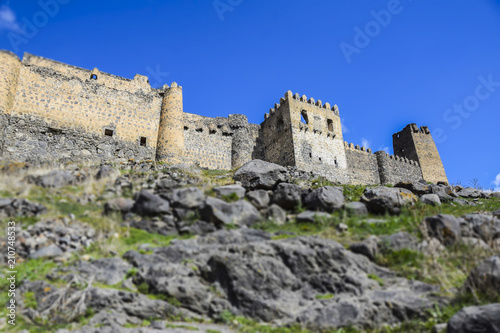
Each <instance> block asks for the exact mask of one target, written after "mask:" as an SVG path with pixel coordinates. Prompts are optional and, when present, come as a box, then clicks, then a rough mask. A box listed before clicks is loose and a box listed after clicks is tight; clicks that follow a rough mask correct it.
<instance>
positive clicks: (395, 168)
mask: <svg viewBox="0 0 500 333" xmlns="http://www.w3.org/2000/svg"><path fill="white" fill-rule="evenodd" d="M375 155H376V156H377V161H378V166H379V175H380V183H381V184H397V183H399V182H402V181H404V182H410V181H419V180H421V179H424V178H423V176H422V170H421V169H420V165H419V164H418V162H416V161H412V160H409V159H408V158H407V157H400V156H394V155H389V154H387V153H386V152H385V151H378V152H376V153H375Z"/></svg>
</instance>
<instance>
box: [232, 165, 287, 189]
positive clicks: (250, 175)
mask: <svg viewBox="0 0 500 333" xmlns="http://www.w3.org/2000/svg"><path fill="white" fill-rule="evenodd" d="M233 178H234V180H236V181H240V182H241V184H242V186H243V187H245V188H246V189H250V190H253V189H264V190H271V189H273V188H274V187H275V186H276V185H277V184H279V183H283V182H286V181H287V180H288V172H287V170H286V168H284V167H282V166H281V165H277V164H274V163H269V162H264V161H261V160H253V161H250V162H247V163H245V164H244V165H243V166H242V167H241V168H239V169H238V170H237V171H236V172H235V174H234V177H233Z"/></svg>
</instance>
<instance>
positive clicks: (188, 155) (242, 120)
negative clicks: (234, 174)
mask: <svg viewBox="0 0 500 333" xmlns="http://www.w3.org/2000/svg"><path fill="white" fill-rule="evenodd" d="M184 147H185V148H184V149H185V150H184V159H185V161H186V162H187V163H192V164H198V165H199V166H200V167H202V168H208V169H214V170H215V169H219V170H230V169H235V168H239V167H241V166H242V165H243V164H245V163H246V162H249V161H251V160H253V159H262V158H263V147H262V143H261V141H260V126H259V125H255V124H249V123H248V120H247V117H246V116H244V115H240V114H233V115H229V117H228V118H223V117H217V118H210V117H204V116H199V115H196V114H191V113H184Z"/></svg>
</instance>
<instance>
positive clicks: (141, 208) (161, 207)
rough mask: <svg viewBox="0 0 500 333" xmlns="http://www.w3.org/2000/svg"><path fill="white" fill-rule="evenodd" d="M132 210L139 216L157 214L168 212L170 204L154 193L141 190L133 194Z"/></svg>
mask: <svg viewBox="0 0 500 333" xmlns="http://www.w3.org/2000/svg"><path fill="white" fill-rule="evenodd" d="M132 211H133V212H134V213H136V214H139V215H141V216H159V215H163V214H167V213H169V212H170V204H169V202H168V201H167V200H165V199H163V198H162V197H160V196H158V195H156V194H153V193H151V192H149V191H147V190H141V191H140V192H139V193H137V194H136V195H135V203H134V206H133V207H132Z"/></svg>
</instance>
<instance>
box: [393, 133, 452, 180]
mask: <svg viewBox="0 0 500 333" xmlns="http://www.w3.org/2000/svg"><path fill="white" fill-rule="evenodd" d="M393 145H394V152H395V153H396V154H398V155H400V156H405V157H408V158H409V159H414V160H416V161H418V162H419V163H420V167H421V169H422V175H423V178H424V179H425V180H426V181H428V182H433V183H437V182H440V181H442V182H448V178H447V177H446V172H445V170H444V166H443V162H442V161H441V156H440V155H439V152H438V150H437V148H436V144H435V143H434V139H433V138H432V135H431V133H430V131H429V128H428V127H427V126H422V127H420V128H418V127H417V125H416V124H409V125H407V126H406V127H405V128H404V129H403V130H402V131H400V132H398V133H395V134H394V135H393Z"/></svg>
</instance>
